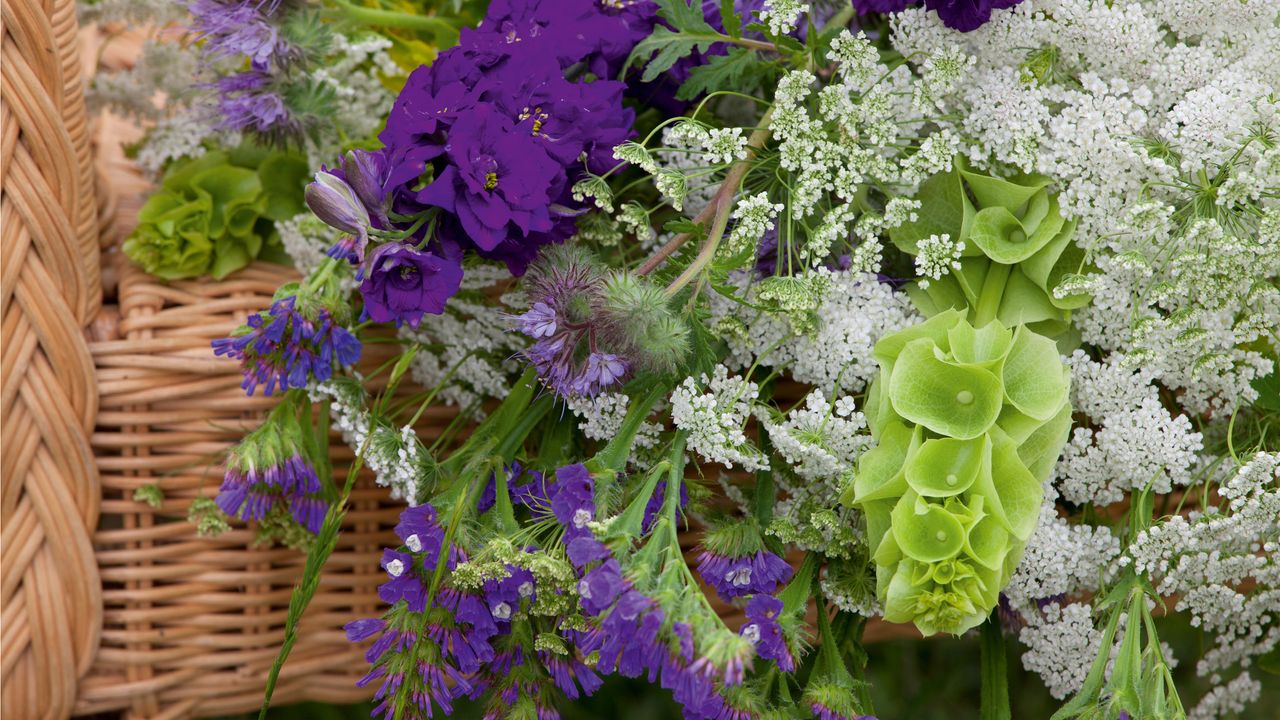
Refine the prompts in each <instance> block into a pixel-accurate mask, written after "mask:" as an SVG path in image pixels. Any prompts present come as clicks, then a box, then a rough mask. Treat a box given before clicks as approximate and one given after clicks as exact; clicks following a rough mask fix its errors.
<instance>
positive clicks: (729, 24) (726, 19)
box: [720, 0, 742, 38]
mask: <svg viewBox="0 0 1280 720" xmlns="http://www.w3.org/2000/svg"><path fill="white" fill-rule="evenodd" d="M720 24H721V25H723V26H724V32H725V34H726V35H728V36H729V37H734V38H740V37H742V17H741V16H739V15H738V10H737V8H735V7H734V3H733V0H720Z"/></svg>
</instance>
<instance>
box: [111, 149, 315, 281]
mask: <svg viewBox="0 0 1280 720" xmlns="http://www.w3.org/2000/svg"><path fill="white" fill-rule="evenodd" d="M307 181H308V177H307V163H306V161H305V160H304V159H303V158H302V157H300V156H298V155H293V154H290V153H284V152H276V151H268V150H264V149H260V148H255V147H248V146H246V147H241V148H236V149H234V150H231V151H212V152H207V153H205V154H204V155H201V156H200V157H197V158H190V159H187V160H182V161H179V162H177V163H175V164H173V165H171V166H169V167H168V168H167V169H166V171H165V175H164V179H163V180H162V182H161V186H160V189H159V190H158V191H156V193H155V194H154V195H152V196H151V197H150V198H148V199H147V202H146V203H145V204H144V205H143V206H142V209H141V210H140V211H139V213H138V227H137V228H136V229H135V230H134V231H133V234H132V235H130V236H129V238H128V239H127V240H125V242H124V252H125V254H126V255H128V256H129V259H131V260H133V261H134V262H135V263H137V264H138V265H140V266H141V267H142V268H143V269H144V270H146V271H147V272H148V273H151V274H152V275H155V276H156V277H160V278H164V279H166V280H177V279H181V278H190V277H197V276H200V275H205V274H208V275H212V276H213V277H215V278H222V277H224V276H226V275H227V274H229V273H231V272H234V271H236V270H239V269H240V268H242V267H244V266H246V265H248V264H249V263H251V262H253V261H254V260H256V259H259V258H261V259H264V260H273V261H277V262H288V258H287V256H285V255H284V249H283V247H281V245H280V240H279V236H278V234H277V233H276V230H275V222H277V221H280V220H287V219H289V218H291V217H293V216H294V215H298V214H300V213H302V212H304V211H305V210H306V206H305V205H304V204H303V197H302V195H303V188H304V187H305V186H306V184H307Z"/></svg>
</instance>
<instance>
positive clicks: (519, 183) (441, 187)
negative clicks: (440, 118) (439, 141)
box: [417, 104, 565, 250]
mask: <svg viewBox="0 0 1280 720" xmlns="http://www.w3.org/2000/svg"><path fill="white" fill-rule="evenodd" d="M445 152H446V156H447V157H448V160H449V164H448V165H447V166H446V167H445V169H444V171H443V172H441V173H440V175H439V176H437V177H436V179H435V181H434V182H432V183H431V184H430V185H428V186H427V187H425V188H423V189H422V190H421V191H419V192H418V193H417V201H418V202H420V203H422V204H423V205H430V206H436V207H439V208H441V209H443V210H445V211H446V212H449V213H453V214H455V215H457V217H458V219H459V221H460V222H461V224H462V228H463V229H464V230H465V231H466V233H467V236H468V237H469V238H470V239H471V241H472V242H474V243H475V244H476V246H477V247H479V248H480V249H483V250H493V249H495V248H497V247H498V246H499V245H500V244H501V243H502V242H503V241H504V240H507V239H508V238H512V237H516V238H521V237H522V238H528V237H529V235H530V234H531V233H537V232H546V231H549V230H551V229H552V227H553V222H552V218H551V210H550V205H551V203H552V202H554V201H555V200H556V199H557V198H558V197H559V196H560V194H561V190H563V189H564V184H565V171H564V167H563V166H562V165H561V164H560V163H558V162H556V161H555V159H554V158H552V157H550V156H548V155H547V154H546V152H544V151H543V150H542V148H541V147H540V146H539V141H538V140H537V139H536V138H535V137H534V136H533V135H532V134H530V133H529V132H527V131H521V130H518V129H517V128H516V124H515V123H514V122H512V121H511V120H510V119H509V118H507V117H506V116H505V115H503V114H502V112H501V110H499V109H498V108H497V107H495V106H493V105H488V104H483V105H477V106H475V108H473V110H472V111H471V113H469V114H468V116H467V123H466V124H465V125H457V126H455V127H454V128H453V130H452V131H451V132H450V133H449V139H448V141H447V143H446V144H445Z"/></svg>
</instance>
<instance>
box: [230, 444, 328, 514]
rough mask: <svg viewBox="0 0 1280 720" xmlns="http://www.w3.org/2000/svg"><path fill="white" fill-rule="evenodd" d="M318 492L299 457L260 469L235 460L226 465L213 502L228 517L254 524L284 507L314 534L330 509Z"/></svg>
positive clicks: (306, 464) (317, 483)
mask: <svg viewBox="0 0 1280 720" xmlns="http://www.w3.org/2000/svg"><path fill="white" fill-rule="evenodd" d="M320 489H321V488H320V477H319V475H317V474H316V469H315V467H314V466H313V465H312V464H311V462H310V461H309V460H307V459H306V458H304V457H303V456H302V455H299V454H296V453H295V454H293V455H292V456H290V457H288V458H287V459H284V460H283V461H280V462H277V463H273V464H269V465H265V466H263V467H254V465H253V463H252V462H250V461H248V460H246V459H243V458H240V457H238V456H236V457H232V458H231V460H230V461H228V463H227V470H226V474H225V475H224V476H223V479H222V485H221V486H220V487H219V488H218V496H217V498H216V499H215V502H216V503H217V504H218V507H219V508H220V509H221V510H222V511H223V512H224V513H226V514H227V515H231V516H234V517H239V518H240V519H241V520H255V521H256V520H262V519H263V518H264V517H266V516H267V513H268V512H270V511H271V509H272V508H274V507H276V505H278V504H283V505H284V506H285V507H287V508H288V510H289V514H290V515H291V516H292V517H293V519H294V520H296V521H297V523H298V524H299V525H301V526H302V527H304V528H306V529H307V530H308V531H309V532H311V533H317V532H319V531H320V525H321V524H322V523H323V522H324V514H325V512H326V511H327V510H328V509H329V504H328V503H327V502H325V501H324V499H323V498H320V497H318V493H319V492H320Z"/></svg>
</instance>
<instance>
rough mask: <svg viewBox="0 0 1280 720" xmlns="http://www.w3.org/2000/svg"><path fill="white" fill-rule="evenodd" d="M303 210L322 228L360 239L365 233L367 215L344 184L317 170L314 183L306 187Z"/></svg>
mask: <svg viewBox="0 0 1280 720" xmlns="http://www.w3.org/2000/svg"><path fill="white" fill-rule="evenodd" d="M305 197H306V201H307V207H309V208H311V212H313V213H315V215H316V217H318V218H320V220H321V221H323V222H324V224H326V225H328V226H329V227H332V228H334V229H337V230H341V231H343V232H346V233H351V234H352V235H355V236H357V237H359V238H361V239H363V238H365V237H367V236H368V233H369V211H368V210H366V209H365V207H364V203H362V202H360V198H359V197H357V196H356V192H355V190H353V189H352V188H351V186H350V185H348V184H347V182H346V181H345V180H343V179H342V178H340V177H338V176H337V175H334V174H333V173H330V172H326V171H324V170H321V171H319V172H317V173H316V179H315V182H313V183H311V184H310V185H307V189H306V192H305Z"/></svg>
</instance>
